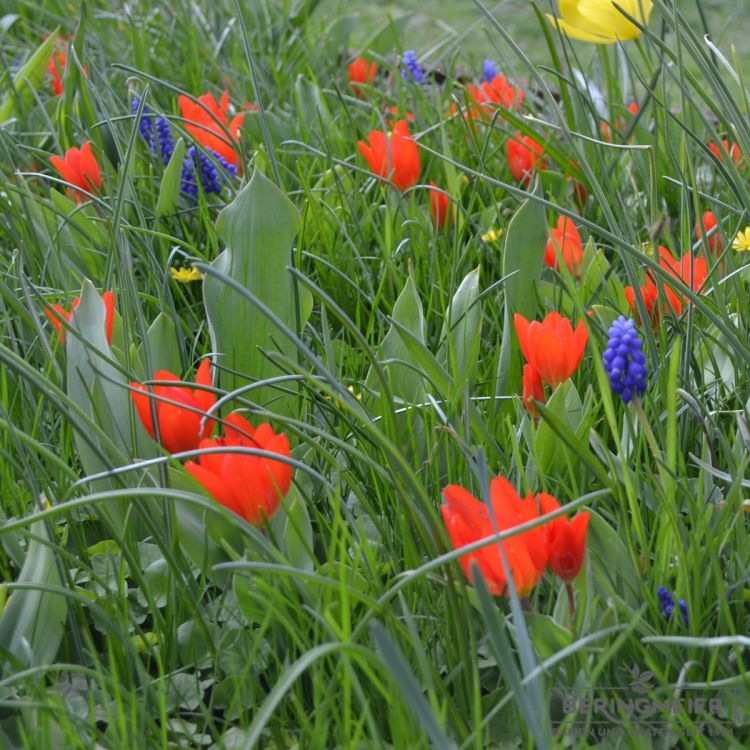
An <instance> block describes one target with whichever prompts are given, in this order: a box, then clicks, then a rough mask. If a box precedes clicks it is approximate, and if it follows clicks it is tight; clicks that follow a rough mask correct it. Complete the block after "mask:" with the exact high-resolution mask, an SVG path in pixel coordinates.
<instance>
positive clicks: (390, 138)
mask: <svg viewBox="0 0 750 750" xmlns="http://www.w3.org/2000/svg"><path fill="white" fill-rule="evenodd" d="M367 141H368V142H367V143H364V142H363V141H358V143H357V146H359V150H360V151H361V152H362V156H364V157H365V159H366V160H367V163H368V164H369V165H370V169H371V170H372V171H373V172H374V173H375V174H376V175H378V177H382V178H383V179H389V180H391V182H393V184H394V185H395V186H396V187H397V188H398V189H399V190H407V189H408V188H410V187H411V186H412V185H414V184H415V183H416V181H417V180H418V179H419V174H420V171H421V165H420V162H419V148H418V147H417V144H416V142H415V141H414V139H413V138H412V137H411V134H410V133H409V126H408V125H407V124H406V120H399V121H398V122H397V123H396V124H395V125H394V127H393V132H392V133H391V134H389V135H386V134H385V133H384V132H382V131H381V130H371V131H370V133H369V134H368V136H367Z"/></svg>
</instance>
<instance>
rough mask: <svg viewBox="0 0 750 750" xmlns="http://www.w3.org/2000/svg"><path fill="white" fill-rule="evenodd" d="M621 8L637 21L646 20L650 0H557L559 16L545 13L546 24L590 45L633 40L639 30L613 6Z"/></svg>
mask: <svg viewBox="0 0 750 750" xmlns="http://www.w3.org/2000/svg"><path fill="white" fill-rule="evenodd" d="M616 6H619V7H620V8H622V9H623V10H624V11H625V13H627V14H628V15H629V16H632V17H633V18H634V19H635V20H636V21H638V23H640V24H641V25H645V24H647V23H648V19H649V16H650V15H651V10H652V8H653V3H652V1H651V0H618V2H617V3H616V4H615V2H614V1H613V0H560V3H559V6H558V13H559V17H558V18H555V17H554V16H551V15H549V14H547V18H548V20H549V21H550V23H551V24H552V25H553V26H555V25H557V26H559V28H560V31H561V32H562V33H563V34H565V36H567V37H570V38H571V39H578V40H580V41H582V42H592V43H593V44H614V43H615V42H618V41H619V42H623V41H625V40H627V39H637V38H638V37H639V36H640V35H641V30H640V29H639V28H638V27H637V26H636V25H635V24H633V23H631V22H630V21H628V19H627V18H626V17H625V16H624V15H623V14H622V13H621V12H620V11H619V10H618V9H617V7H616Z"/></svg>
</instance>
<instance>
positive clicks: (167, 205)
mask: <svg viewBox="0 0 750 750" xmlns="http://www.w3.org/2000/svg"><path fill="white" fill-rule="evenodd" d="M184 161H185V141H184V140H183V139H182V138H178V139H177V143H175V145H174V151H173V152H172V156H171V158H170V159H169V164H167V166H166V169H165V170H164V176H163V177H162V178H161V186H160V188H159V197H158V199H157V201H156V215H157V216H158V217H162V216H166V215H167V214H171V213H174V210H175V208H176V207H177V201H178V199H179V197H180V183H181V182H182V165H183V162H184Z"/></svg>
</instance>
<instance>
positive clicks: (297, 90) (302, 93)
mask: <svg viewBox="0 0 750 750" xmlns="http://www.w3.org/2000/svg"><path fill="white" fill-rule="evenodd" d="M294 94H295V97H296V100H297V112H298V113H299V124H300V128H301V133H302V136H303V138H305V140H307V139H308V137H309V135H310V130H311V129H313V130H314V129H316V128H317V129H320V128H321V127H322V128H323V129H325V130H328V129H329V128H330V127H331V125H332V122H333V119H332V117H331V112H330V110H329V109H328V106H327V105H326V103H325V101H323V97H322V96H321V94H320V89H319V88H318V87H317V86H316V85H315V84H314V83H313V82H312V81H310V80H308V79H307V78H304V77H303V76H301V75H300V76H297V80H296V81H295V84H294Z"/></svg>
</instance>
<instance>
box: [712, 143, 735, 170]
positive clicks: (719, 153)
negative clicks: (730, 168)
mask: <svg viewBox="0 0 750 750" xmlns="http://www.w3.org/2000/svg"><path fill="white" fill-rule="evenodd" d="M708 149H709V151H710V152H711V153H712V154H713V155H714V156H715V157H716V158H717V159H718V160H719V161H720V162H721V163H722V164H723V163H724V156H725V155H726V154H729V156H730V157H731V158H732V161H733V162H734V163H735V165H737V164H739V163H740V147H739V146H738V145H737V144H736V143H733V144H732V145H731V146H730V145H729V141H728V140H726V139H724V140H723V141H722V142H721V146H717V145H716V144H715V143H714V142H713V141H711V142H710V143H709V144H708Z"/></svg>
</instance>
